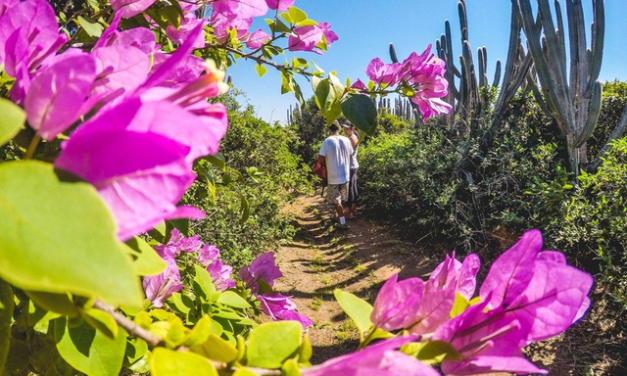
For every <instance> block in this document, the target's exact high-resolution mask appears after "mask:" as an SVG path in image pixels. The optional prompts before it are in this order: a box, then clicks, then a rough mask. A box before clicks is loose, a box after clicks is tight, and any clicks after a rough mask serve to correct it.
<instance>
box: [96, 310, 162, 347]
mask: <svg viewBox="0 0 627 376" xmlns="http://www.w3.org/2000/svg"><path fill="white" fill-rule="evenodd" d="M94 308H96V309H99V310H101V311H104V312H107V313H108V314H110V315H111V317H113V319H114V320H115V322H116V323H117V324H118V325H120V326H121V327H122V328H124V330H126V331H127V332H128V334H130V335H132V336H133V337H137V338H141V339H143V340H144V341H146V343H147V344H148V345H149V346H150V347H157V346H160V345H163V343H164V342H163V340H162V339H161V338H159V337H157V336H156V335H154V334H152V333H150V332H149V331H147V330H146V329H144V328H142V327H141V326H139V325H137V324H135V323H134V322H133V321H131V320H130V319H128V318H127V317H126V316H124V315H122V314H121V313H119V312H117V311H116V310H115V309H114V308H113V307H111V306H110V305H107V304H105V303H104V302H102V301H100V300H96V302H95V303H94Z"/></svg>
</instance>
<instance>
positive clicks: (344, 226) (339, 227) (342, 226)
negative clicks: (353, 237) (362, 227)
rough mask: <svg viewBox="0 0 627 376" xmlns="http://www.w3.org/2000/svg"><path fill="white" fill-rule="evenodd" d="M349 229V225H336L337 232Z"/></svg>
mask: <svg viewBox="0 0 627 376" xmlns="http://www.w3.org/2000/svg"><path fill="white" fill-rule="evenodd" d="M350 228H351V227H350V226H349V225H343V224H341V223H338V225H337V229H338V230H342V231H346V230H348V229H350Z"/></svg>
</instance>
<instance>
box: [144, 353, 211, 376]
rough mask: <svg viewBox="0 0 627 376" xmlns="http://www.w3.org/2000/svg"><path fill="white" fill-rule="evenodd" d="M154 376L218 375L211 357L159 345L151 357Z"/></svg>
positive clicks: (151, 368) (151, 369) (151, 370)
mask: <svg viewBox="0 0 627 376" xmlns="http://www.w3.org/2000/svg"><path fill="white" fill-rule="evenodd" d="M150 372H151V374H152V375H153V376H192V375H193V376H218V372H217V371H216V369H215V367H214V366H213V364H211V362H210V361H209V359H207V358H204V357H202V356H200V355H198V354H194V353H191V352H181V351H172V350H168V349H164V348H163V347H157V348H156V349H155V350H154V351H153V352H152V356H151V357H150Z"/></svg>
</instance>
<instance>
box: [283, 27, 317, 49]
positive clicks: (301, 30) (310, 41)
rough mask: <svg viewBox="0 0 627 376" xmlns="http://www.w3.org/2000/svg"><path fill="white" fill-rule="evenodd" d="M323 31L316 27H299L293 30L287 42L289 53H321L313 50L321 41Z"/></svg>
mask: <svg viewBox="0 0 627 376" xmlns="http://www.w3.org/2000/svg"><path fill="white" fill-rule="evenodd" d="M323 35H324V32H323V30H322V29H321V28H320V27H319V26H317V25H308V26H299V27H297V28H295V29H294V33H293V34H292V35H290V37H289V38H288V41H287V45H288V49H289V50H290V51H311V52H315V53H317V54H322V52H320V51H317V50H315V48H316V46H317V45H318V43H320V41H321V40H322V36H323Z"/></svg>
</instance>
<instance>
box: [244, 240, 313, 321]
mask: <svg viewBox="0 0 627 376" xmlns="http://www.w3.org/2000/svg"><path fill="white" fill-rule="evenodd" d="M282 276H283V273H281V270H280V269H279V267H278V266H277V265H276V262H275V260H274V254H272V252H267V253H264V254H261V255H259V256H258V257H257V258H256V259H255V260H253V262H252V263H251V264H250V267H248V266H246V265H244V266H243V267H242V269H241V270H240V271H239V278H240V279H241V280H242V281H243V282H244V284H245V287H246V288H247V289H250V290H251V291H252V292H253V294H255V295H256V296H257V299H259V302H260V303H261V310H262V311H263V312H264V313H265V314H266V315H268V316H270V317H271V318H272V320H274V321H281V320H292V321H298V322H300V323H301V325H302V326H303V328H308V327H310V326H311V325H313V321H311V319H310V318H309V317H307V316H305V315H303V314H301V313H298V312H297V307H296V304H294V302H292V300H291V299H290V298H291V296H285V295H281V294H277V293H275V292H272V291H269V292H264V293H260V290H261V288H260V287H261V286H260V285H261V284H265V285H267V286H268V287H272V286H274V281H275V280H276V279H277V278H281V277H282ZM263 290H270V289H263Z"/></svg>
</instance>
